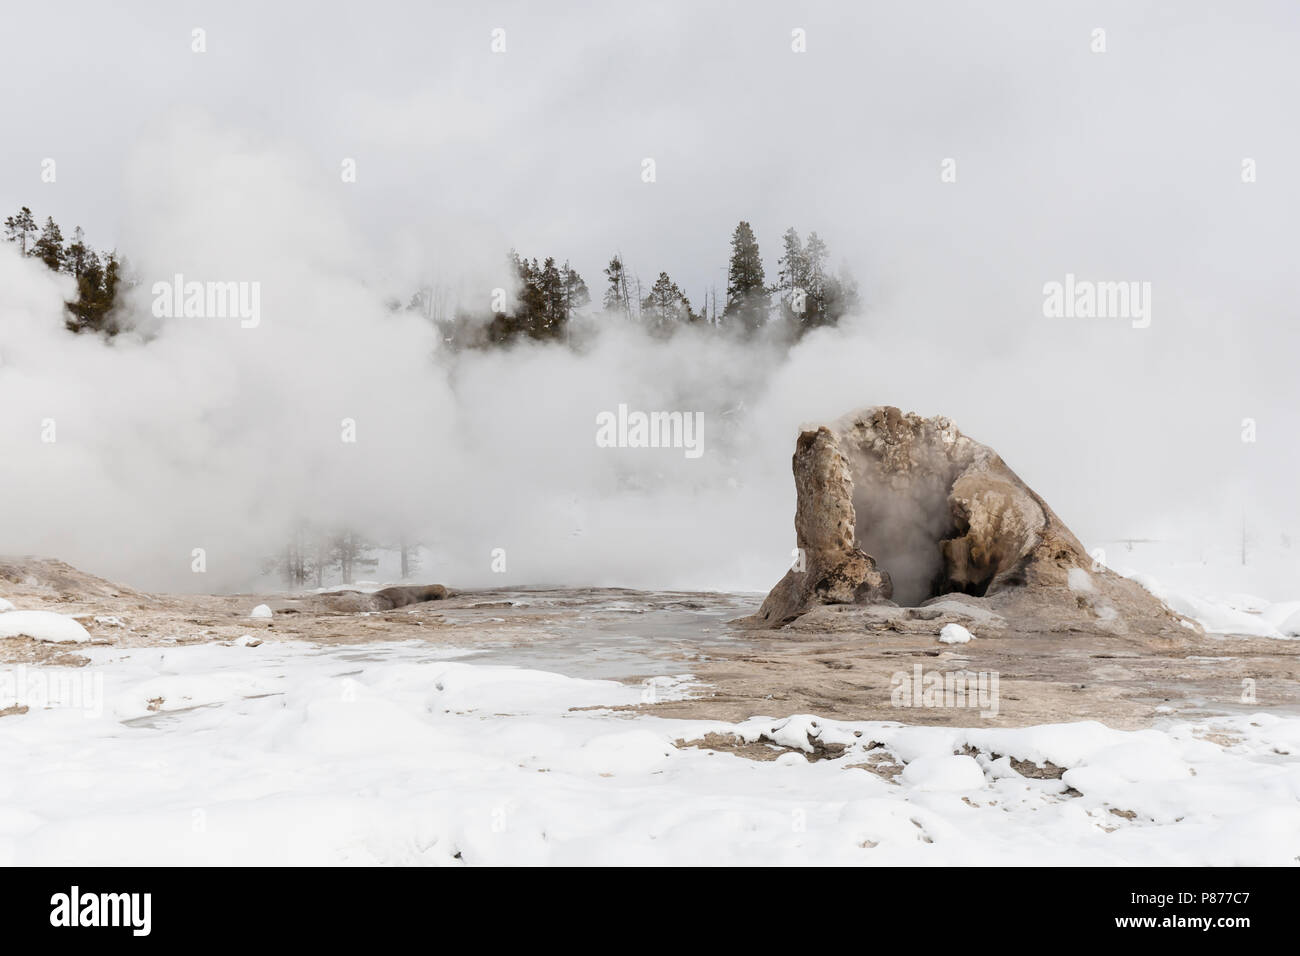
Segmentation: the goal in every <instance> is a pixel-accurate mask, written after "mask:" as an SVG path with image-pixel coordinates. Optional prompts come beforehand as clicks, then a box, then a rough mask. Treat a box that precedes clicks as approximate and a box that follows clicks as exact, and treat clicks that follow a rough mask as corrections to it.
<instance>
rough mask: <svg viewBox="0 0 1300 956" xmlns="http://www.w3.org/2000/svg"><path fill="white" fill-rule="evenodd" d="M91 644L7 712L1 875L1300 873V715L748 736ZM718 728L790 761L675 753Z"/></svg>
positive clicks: (383, 668) (243, 649)
mask: <svg viewBox="0 0 1300 956" xmlns="http://www.w3.org/2000/svg"><path fill="white" fill-rule="evenodd" d="M79 652H82V653H85V654H87V655H88V656H89V657H90V658H91V664H90V665H89V666H88V667H84V668H61V667H40V668H35V667H32V668H28V669H25V670H22V671H21V673H18V674H17V676H18V677H20V678H22V679H21V680H20V681H19V683H20V684H22V686H21V687H18V688H14V687H11V688H9V690H8V691H6V690H4V689H3V688H0V696H2V695H3V694H4V693H7V692H12V691H14V690H15V689H17V690H19V691H21V692H22V693H24V694H26V695H27V696H28V698H29V701H28V702H29V704H32V706H30V707H29V709H28V711H27V712H26V713H21V714H13V715H11V716H9V717H5V718H4V719H3V720H0V766H3V767H4V770H5V772H4V773H3V774H2V775H0V864H31V863H37V864H119V863H126V864H145V863H158V864H171V863H175V864H186V863H216V864H222V863H255V864H256V863H265V864H275V863H301V864H334V863H343V864H375V863H387V864H433V865H447V864H454V865H459V864H462V863H467V864H491V863H552V864H586V863H615V864H618V863H628V864H664V863H681V864H695V863H738V864H756V863H828V864H864V865H879V864H891V863H911V864H967V863H971V864H974V863H995V864H1001V863H1006V864H1016V863H1039V864H1041V863H1050V864H1064V863H1085V864H1099V865H1116V864H1126V863H1129V864H1135V863H1141V864H1294V863H1296V862H1297V858H1300V718H1295V717H1279V716H1273V715H1269V714H1257V715H1249V714H1247V715H1234V716H1229V717H1220V718H1213V719H1207V720H1202V721H1172V720H1171V721H1170V722H1169V723H1167V724H1164V725H1161V726H1159V727H1157V728H1156V729H1148V730H1140V731H1119V730H1112V729H1109V728H1107V727H1104V726H1102V725H1101V724H1098V723H1093V722H1083V723H1073V724H1056V725H1046V726H1037V727H1029V728H1023V729H1001V728H985V729H979V728H975V729H955V728H943V727H907V726H904V725H902V724H898V723H892V722H870V723H866V722H864V723H841V722H834V721H824V720H821V719H819V718H817V717H812V716H806V715H796V716H789V715H782V714H774V715H772V716H771V717H770V718H755V719H752V720H749V721H745V722H743V723H740V724H725V723H717V722H708V721H699V720H690V721H688V720H668V719H663V718H659V717H653V716H647V715H643V714H636V713H633V712H629V711H617V710H610V709H607V708H609V707H613V706H618V705H626V704H635V703H638V702H639V701H641V700H642V696H643V695H645V694H651V693H653V694H656V695H658V696H659V697H660V698H662V697H664V696H671V695H674V694H686V693H690V690H691V685H690V681H689V679H686V678H683V677H682V676H681V675H678V676H672V675H664V676H662V677H659V678H655V679H651V680H650V681H648V682H646V683H644V684H642V685H637V684H622V683H617V682H613V681H606V680H590V679H580V678H575V677H568V676H562V675H560V674H555V673H548V672H546V671H542V670H533V669H524V668H517V667H512V666H503V665H501V664H497V663H485V662H476V661H477V660H479V658H478V657H477V655H474V654H470V653H468V652H462V651H458V650H455V649H447V648H431V647H430V646H428V645H426V644H422V643H418V642H402V643H379V644H376V643H371V644H367V645H364V646H352V647H348V646H335V647H328V648H318V647H312V646H310V645H306V644H303V643H299V642H292V643H290V642H285V643H280V642H276V641H267V642H265V643H261V644H260V645H258V646H241V645H239V644H232V645H222V644H203V645H191V646H177V647H169V648H160V647H147V648H131V649H123V648H109V647H94V646H92V647H89V648H86V647H84V645H83V646H82V647H81V648H79ZM8 673H10V674H15V673H16V672H15V670H14V669H10V671H9V672H8ZM39 694H43V695H44V697H45V698H46V700H45V702H47V703H50V704H56V705H60V706H49V707H46V706H39V704H40V703H41V702H40V701H37V700H34V699H33V698H34V697H35V696H36V695H39ZM11 696H12V693H11ZM4 704H5V702H4V701H2V700H0V707H3V706H4ZM574 708H582V709H574ZM710 732H712V733H720V734H733V733H734V734H738V735H740V736H741V737H742V738H743V739H745V740H748V741H753V742H754V747H755V748H757V749H758V750H760V751H762V752H764V753H765V754H767V755H773V754H776V755H778V756H776V759H772V760H756V759H751V757H750V756H741V755H737V754H734V753H730V752H723V751H716V752H711V751H710V750H708V749H704V748H702V747H677V746H674V741H676V740H679V739H685V740H696V739H699V738H701V737H702V736H703V735H704V734H706V733H710ZM714 739H715V738H710V740H711V741H712V740H714ZM839 745H843V748H844V749H843V750H842V751H839ZM827 748H830V749H832V750H834V751H839V753H840V755H839V756H837V757H835V758H834V759H820V760H813V761H810V760H808V759H807V758H806V757H805V756H804V755H803V754H804V752H805V751H814V750H815V751H819V752H824V751H825V750H826V749H827ZM994 755H997V756H996V757H995V756H994ZM1013 759H1014V760H1015V761H1016V762H1017V764H1016V766H1018V767H1019V769H1020V770H1021V771H1025V772H1027V773H1031V774H1032V773H1033V772H1034V771H1033V770H1032V769H1031V768H1030V767H1029V765H1028V764H1025V763H1021V761H1029V762H1031V763H1042V764H1044V770H1045V771H1046V772H1048V773H1060V772H1061V771H1060V770H1058V769H1055V768H1064V772H1063V775H1062V776H1060V777H1059V778H1055V777H1051V776H1049V777H1047V778H1042V779H1039V778H1035V777H1033V776H1030V777H1025V776H1022V775H1021V774H1020V773H1018V772H1017V770H1016V769H1014V768H1013V766H1012V761H1013ZM1047 762H1050V764H1051V765H1053V766H1046V764H1047ZM854 764H865V765H867V766H870V767H873V768H875V769H874V770H873V769H867V768H866V767H862V766H859V767H854V766H853V765H854ZM900 771H901V772H900Z"/></svg>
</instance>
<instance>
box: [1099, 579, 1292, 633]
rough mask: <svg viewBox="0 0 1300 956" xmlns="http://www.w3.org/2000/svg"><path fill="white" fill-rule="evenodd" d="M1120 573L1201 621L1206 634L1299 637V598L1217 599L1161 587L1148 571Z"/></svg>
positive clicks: (1190, 616)
mask: <svg viewBox="0 0 1300 956" xmlns="http://www.w3.org/2000/svg"><path fill="white" fill-rule="evenodd" d="M1122 573H1123V574H1124V576H1125V577H1128V578H1130V579H1131V580H1133V581H1136V582H1137V583H1138V584H1141V585H1142V586H1143V587H1144V588H1146V589H1147V590H1148V591H1150V592H1151V593H1152V594H1154V595H1155V596H1156V597H1158V598H1160V600H1162V601H1164V602H1165V605H1166V606H1167V607H1169V609H1170V610H1172V611H1176V612H1177V613H1179V614H1181V615H1183V617H1186V618H1188V619H1190V620H1193V621H1195V622H1196V623H1198V624H1200V625H1201V627H1203V628H1205V632H1206V633H1207V634H1240V635H1242V636H1244V637H1273V638H1284V639H1286V638H1295V637H1300V601H1282V602H1279V603H1277V604H1269V603H1268V602H1267V601H1265V600H1263V599H1261V598H1254V597H1251V596H1249V595H1241V594H1235V595H1229V596H1228V597H1227V598H1224V599H1222V600H1217V601H1216V600H1213V599H1211V598H1205V597H1197V596H1195V595H1191V594H1186V593H1184V592H1181V591H1176V590H1173V589H1172V588H1167V587H1164V586H1163V585H1162V584H1161V583H1160V582H1159V581H1157V580H1156V579H1155V578H1153V577H1152V576H1151V575H1149V574H1137V573H1134V572H1122Z"/></svg>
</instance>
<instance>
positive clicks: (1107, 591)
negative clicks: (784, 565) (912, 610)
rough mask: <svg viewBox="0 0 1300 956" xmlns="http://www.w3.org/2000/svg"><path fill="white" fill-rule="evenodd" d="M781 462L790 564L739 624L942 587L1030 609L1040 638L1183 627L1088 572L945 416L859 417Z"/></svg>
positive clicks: (940, 591) (1016, 484) (1136, 589)
mask: <svg viewBox="0 0 1300 956" xmlns="http://www.w3.org/2000/svg"><path fill="white" fill-rule="evenodd" d="M793 464H794V478H795V492H796V495H797V504H796V507H795V535H796V539H797V542H798V546H799V547H800V548H801V549H803V554H804V562H803V568H802V570H801V569H800V567H799V565H798V564H796V565H795V567H793V568H792V569H791V570H790V571H789V572H788V573H787V574H786V575H785V577H784V578H782V579H781V581H780V582H779V583H778V584H777V585H776V587H774V588H773V589H772V591H771V593H770V594H769V595H768V597H767V600H766V601H764V602H763V606H762V607H761V608H760V609H759V612H758V614H756V615H754V616H753V617H752V618H749V619H747V621H746V623H748V624H750V625H753V626H761V627H780V626H782V625H784V624H787V623H789V622H791V621H793V620H794V619H795V618H797V617H799V616H800V615H802V614H804V613H805V612H807V611H809V610H810V609H812V608H815V607H818V606H821V605H837V604H848V605H871V604H877V605H879V604H894V603H895V602H897V604H901V605H906V606H917V605H922V604H924V603H926V602H928V601H931V600H934V599H936V598H939V597H941V596H943V595H948V594H953V593H957V594H962V595H969V596H972V597H976V598H988V599H989V600H990V602H991V606H992V607H994V608H995V609H997V610H999V611H1001V612H1003V613H1005V612H1006V610H1009V609H1011V608H1017V609H1020V610H1024V609H1025V608H1027V607H1030V606H1031V605H1032V606H1035V607H1038V606H1041V607H1042V609H1043V613H1042V616H1043V618H1044V621H1045V622H1046V623H1045V626H1048V627H1049V629H1053V630H1055V629H1062V628H1068V627H1072V626H1074V625H1075V624H1078V625H1079V626H1081V627H1083V626H1086V627H1090V628H1094V629H1098V630H1103V631H1108V632H1111V633H1122V632H1123V630H1124V629H1125V628H1127V627H1128V626H1129V625H1130V623H1131V622H1133V621H1134V620H1141V621H1142V622H1144V623H1143V626H1144V627H1147V628H1150V627H1155V628H1156V629H1158V630H1163V629H1166V628H1170V627H1176V626H1178V625H1180V624H1181V623H1182V622H1181V619H1179V618H1177V617H1176V616H1175V615H1173V614H1172V613H1171V612H1169V611H1168V609H1166V608H1165V607H1164V605H1162V604H1161V603H1160V602H1159V601H1158V600H1157V599H1156V598H1154V597H1153V596H1152V595H1150V594H1149V593H1148V592H1147V591H1145V590H1144V589H1143V588H1141V587H1140V586H1139V585H1137V584H1134V583H1133V582H1131V581H1128V580H1126V579H1124V578H1121V577H1119V576H1117V575H1115V574H1112V573H1111V572H1110V571H1108V570H1106V569H1105V568H1099V567H1094V564H1093V561H1092V559H1091V557H1090V556H1089V555H1088V554H1087V552H1086V551H1085V550H1084V548H1083V545H1082V544H1080V543H1079V540H1078V538H1076V537H1075V536H1074V534H1073V533H1072V532H1071V531H1070V529H1069V528H1067V527H1066V526H1065V524H1064V522H1062V521H1061V519H1060V518H1058V517H1057V516H1056V514H1055V512H1053V511H1052V509H1051V508H1050V507H1048V505H1047V503H1046V502H1045V501H1044V500H1043V499H1042V498H1041V497H1039V496H1038V495H1037V494H1036V493H1035V492H1034V491H1033V489H1031V488H1030V487H1029V486H1028V485H1026V484H1025V483H1024V482H1023V481H1022V480H1021V479H1020V478H1019V477H1018V476H1017V475H1016V473H1015V472H1013V471H1012V470H1011V469H1010V468H1008V467H1007V465H1006V463H1005V462H1003V461H1002V459H1001V458H1000V457H999V456H998V454H997V453H996V452H995V451H993V449H991V448H989V447H988V446H986V445H982V444H980V443H979V442H977V441H975V440H974V439H972V438H969V437H968V436H966V435H963V434H962V433H961V432H960V431H958V430H957V428H956V426H954V425H953V423H952V422H951V421H950V420H949V419H947V418H944V417H942V416H937V417H935V418H922V417H921V416H919V415H915V414H903V413H902V412H901V411H899V410H898V409H897V408H894V407H892V406H881V407H876V408H867V409H863V410H862V411H859V412H856V413H853V414H851V415H848V416H845V417H844V418H842V419H840V420H839V421H838V422H835V423H834V424H832V425H829V426H821V427H819V428H815V429H810V430H808V431H805V432H803V433H802V434H801V435H800V436H799V440H798V442H797V444H796V446H795V454H794V462H793ZM891 598H892V600H891ZM1026 600H1028V602H1029V603H1028V604H1026V603H1025V602H1026ZM1035 613H1037V612H1035ZM1048 618H1051V620H1050V622H1047V619H1048ZM1184 626H1186V625H1184Z"/></svg>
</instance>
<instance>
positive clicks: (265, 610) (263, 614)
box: [248, 604, 271, 619]
mask: <svg viewBox="0 0 1300 956" xmlns="http://www.w3.org/2000/svg"><path fill="white" fill-rule="evenodd" d="M248 616H249V617H255V618H262V619H265V618H269V617H270V616H271V609H270V608H269V607H267V606H266V605H265V604H259V605H258V606H257V607H255V608H253V611H252V613H251V614H249V615H248Z"/></svg>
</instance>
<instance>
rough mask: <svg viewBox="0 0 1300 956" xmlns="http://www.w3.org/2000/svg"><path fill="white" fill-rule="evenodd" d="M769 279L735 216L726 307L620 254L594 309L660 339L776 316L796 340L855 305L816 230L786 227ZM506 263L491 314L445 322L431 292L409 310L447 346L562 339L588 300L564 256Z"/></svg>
mask: <svg viewBox="0 0 1300 956" xmlns="http://www.w3.org/2000/svg"><path fill="white" fill-rule="evenodd" d="M781 241H782V252H781V257H780V258H779V259H778V260H777V277H776V281H775V282H773V283H771V284H769V283H768V282H767V277H766V271H765V270H764V267H763V259H762V255H761V254H760V252H759V247H758V240H757V239H756V238H755V236H754V231H753V229H752V228H751V227H750V225H749V223H747V222H741V223H740V224H739V225H737V226H736V229H735V231H734V232H733V233H732V236H731V258H730V262H729V265H728V268H727V289H726V299H725V303H724V307H723V309H722V310H721V311H719V309H718V304H717V293H716V291H714V292H712V296H711V298H712V301H710V294H709V293H706V294H705V296H704V298H703V301H702V303H701V306H700V308H699V310H698V311H697V310H696V309H695V307H694V306H692V305H691V300H690V298H689V297H688V296H687V295H686V293H685V292H683V291H682V289H681V287H680V286H678V284H677V283H676V282H674V281H673V279H672V277H671V276H669V275H668V273H667V272H660V273H659V276H658V278H656V279H655V281H654V282H653V283H652V284H651V285H650V286H649V287H648V288H646V287H644V286H643V285H642V282H641V279H640V277H639V276H636V275H634V274H632V273H631V272H630V271H629V269H628V268H627V265H626V263H625V262H624V261H623V258H622V256H621V255H615V256H613V258H611V259H610V260H609V264H608V265H607V266H605V269H604V275H605V291H604V294H603V296H602V298H601V310H602V312H603V313H604V314H605V315H607V316H617V317H621V318H623V319H626V320H628V321H636V322H640V323H642V324H643V325H644V326H645V328H646V329H647V330H648V331H649V332H650V333H651V334H653V335H656V336H659V337H667V336H670V335H672V334H673V332H674V331H676V330H677V329H678V328H680V327H682V326H686V325H698V326H708V327H711V328H717V329H728V330H735V331H738V332H740V333H742V334H746V335H748V334H753V333H756V332H757V331H758V330H759V329H761V328H763V327H764V326H767V325H769V324H770V323H772V322H779V323H780V324H781V329H782V331H784V332H785V333H787V334H788V335H789V336H790V337H793V338H798V337H800V336H802V335H803V334H804V333H805V332H807V331H809V330H810V329H814V328H817V327H819V326H825V325H835V324H836V323H837V322H838V321H839V320H840V319H841V318H842V317H843V316H845V315H847V314H849V313H850V312H852V311H854V310H855V309H856V308H857V307H858V304H859V298H858V290H857V283H856V282H854V280H853V279H852V278H851V277H850V276H848V275H847V274H845V273H843V272H832V271H831V268H830V265H829V253H828V251H827V248H826V243H825V242H823V241H822V239H821V237H819V236H818V235H817V233H816V232H813V233H810V234H809V235H808V239H807V241H806V242H805V241H804V240H803V239H801V238H800V236H799V233H798V232H797V231H795V230H794V229H793V228H791V229H787V230H786V231H785V234H784V235H783V236H782V238H781ZM509 264H510V267H511V269H512V270H513V272H514V274H515V275H516V276H517V277H518V280H519V290H520V291H519V294H518V296H517V301H516V302H515V303H514V304H513V305H512V306H510V307H508V308H507V307H506V304H505V303H502V304H501V308H499V309H497V310H495V311H492V312H490V313H486V312H480V313H478V314H466V313H458V314H456V315H455V316H453V317H451V318H447V317H446V316H445V314H444V311H445V310H444V309H443V308H442V307H441V302H440V301H439V297H438V296H437V295H436V293H435V290H434V289H429V290H427V291H421V292H419V293H416V295H415V296H414V297H413V298H412V299H411V302H410V304H409V305H408V306H407V308H408V309H410V310H414V311H423V312H425V313H426V314H427V315H428V316H429V318H431V319H433V320H434V321H435V323H436V324H438V325H439V326H440V327H441V329H442V331H443V338H444V340H445V341H446V342H447V343H448V344H450V345H452V346H453V347H460V348H467V347H468V348H474V347H484V346H490V345H500V344H504V343H508V342H511V341H515V340H518V339H522V338H528V339H535V340H556V339H559V340H564V339H566V338H567V337H568V334H569V328H570V325H569V323H570V320H571V319H572V318H573V316H574V314H575V313H576V312H578V311H579V310H581V309H583V308H584V307H585V306H587V305H588V304H589V303H590V301H591V294H590V292H589V290H588V288H587V283H586V282H585V281H584V280H583V278H582V276H580V275H579V274H578V273H577V272H576V271H575V270H574V269H573V268H572V267H571V266H570V265H569V263H568V261H567V260H566V261H565V262H564V264H563V265H560V264H558V262H557V260H556V259H555V258H554V257H548V258H546V259H545V260H544V261H542V262H541V263H540V264H539V263H538V260H537V259H532V260H528V259H524V258H522V257H520V256H519V254H518V253H516V252H514V251H513V250H512V251H511V253H510V263H509Z"/></svg>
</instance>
